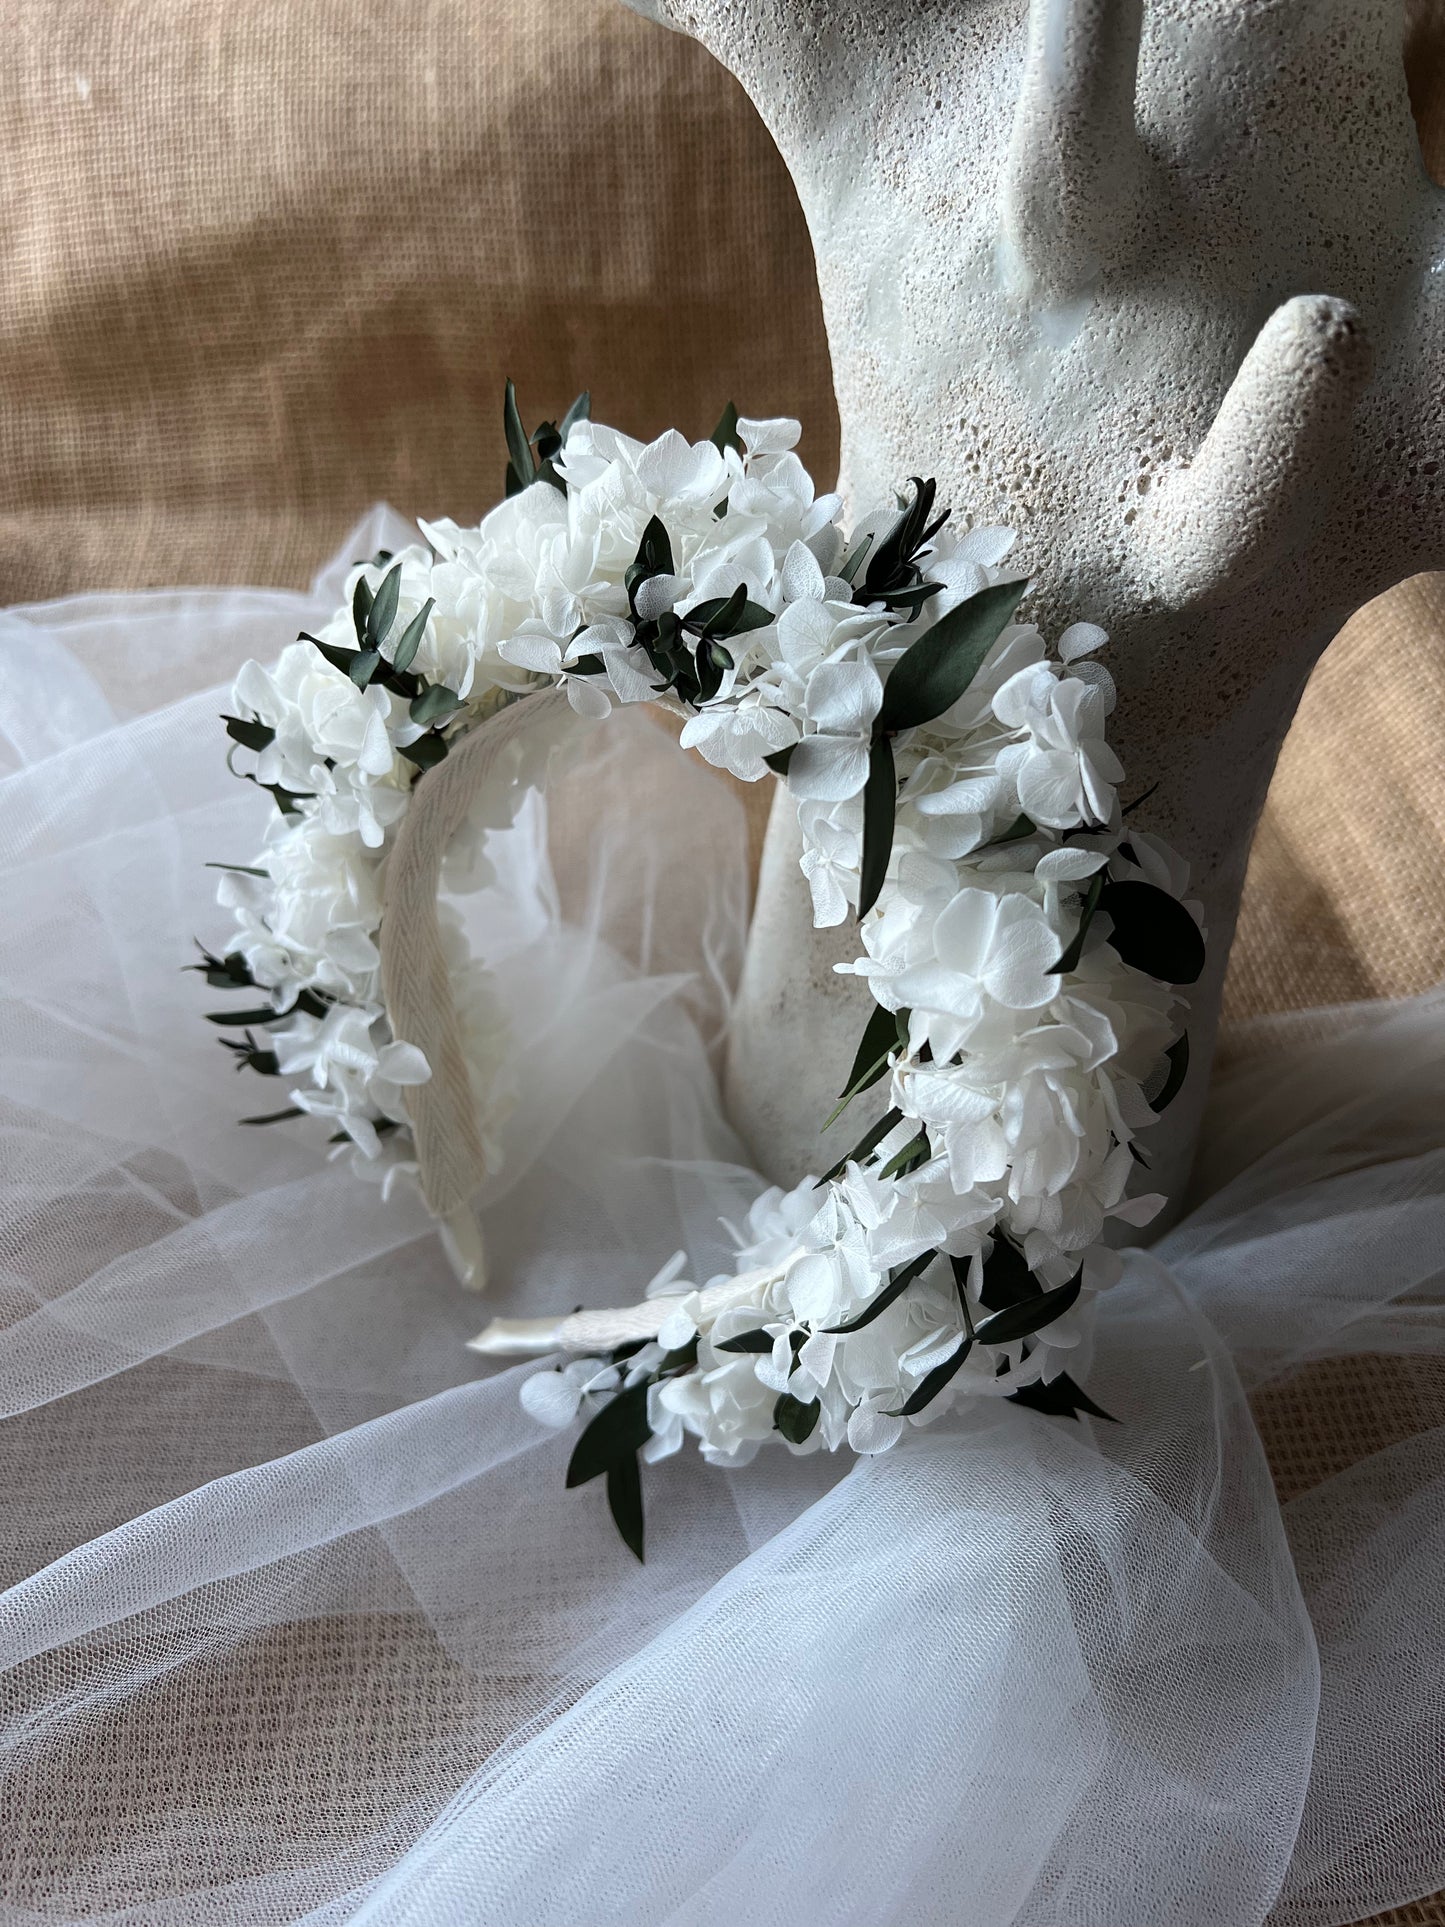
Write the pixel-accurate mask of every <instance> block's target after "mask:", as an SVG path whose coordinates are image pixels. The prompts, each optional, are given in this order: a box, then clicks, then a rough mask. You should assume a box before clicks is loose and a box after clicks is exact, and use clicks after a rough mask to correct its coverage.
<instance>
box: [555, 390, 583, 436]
mask: <svg viewBox="0 0 1445 1927" xmlns="http://www.w3.org/2000/svg"><path fill="white" fill-rule="evenodd" d="M591 419H592V390H591V389H590V388H584V389H583V390H582V393H581V394H580V395H579V396H578V397H577V399H576V401H574V402H573V404H572V406H571V407H570V408H569V409H568V410H567V413H566V414H565V415H564V416H563V417H562V420H561V424H560V425H559V427H558V429H557V433H558V434H559V435H560V436H561V437H562V440H563V441H564V442H565V441H566V439H567V437H568V436H569V435H570V434H571V432H572V430H573V429H574V428H575V427H576V426H577V424H578V422H587V421H591Z"/></svg>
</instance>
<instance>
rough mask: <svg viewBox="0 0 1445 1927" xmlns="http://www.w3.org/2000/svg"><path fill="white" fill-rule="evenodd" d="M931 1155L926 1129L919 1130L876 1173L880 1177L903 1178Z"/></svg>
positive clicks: (924, 1162) (925, 1161)
mask: <svg viewBox="0 0 1445 1927" xmlns="http://www.w3.org/2000/svg"><path fill="white" fill-rule="evenodd" d="M931 1155H932V1152H931V1149H930V1147H929V1143H928V1133H927V1131H920V1132H919V1133H918V1135H917V1137H911V1138H909V1140H908V1142H907V1143H906V1144H905V1145H904V1147H903V1149H902V1150H901V1151H895V1152H894V1153H893V1156H892V1157H891V1158H889V1160H888V1162H887V1163H886V1164H885V1165H884V1167H883V1169H882V1170H881V1171H880V1172H879V1173H878V1176H879V1177H880V1179H881V1178H905V1177H907V1175H908V1173H909V1172H910V1171H916V1170H917V1169H918V1166H919V1165H920V1164H926V1163H927V1162H928V1159H929V1158H930V1156H931Z"/></svg>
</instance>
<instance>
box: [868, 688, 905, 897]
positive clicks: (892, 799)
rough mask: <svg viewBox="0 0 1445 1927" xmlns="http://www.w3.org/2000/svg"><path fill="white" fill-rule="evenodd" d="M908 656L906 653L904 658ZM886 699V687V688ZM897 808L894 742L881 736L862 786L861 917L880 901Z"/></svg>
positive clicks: (891, 845) (871, 755)
mask: <svg viewBox="0 0 1445 1927" xmlns="http://www.w3.org/2000/svg"><path fill="white" fill-rule="evenodd" d="M907 660H908V658H907V656H905V657H904V658H903V661H904V662H906V661H907ZM884 701H885V702H886V701H887V691H886V690H885V691H884ZM897 809H898V778H897V776H896V775H895V773H894V769H893V745H892V743H891V742H890V741H889V739H888V738H887V737H886V736H880V737H879V738H878V739H877V741H876V742H875V743H874V745H873V748H872V750H871V751H870V752H869V756H868V781H867V783H866V784H865V786H864V789H863V861H862V874H861V876H860V879H859V884H858V920H859V922H860V923H861V922H862V920H863V918H864V917H865V916H867V914H868V912H869V911H870V910H871V909H872V908H873V906H874V904H875V903H876V902H877V901H878V892H879V891H880V890H881V889H882V888H883V883H884V879H885V878H886V877H887V875H888V859H889V857H890V856H891V855H892V854H893V821H894V817H895V815H896V813H897Z"/></svg>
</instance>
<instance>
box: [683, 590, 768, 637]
mask: <svg viewBox="0 0 1445 1927" xmlns="http://www.w3.org/2000/svg"><path fill="white" fill-rule="evenodd" d="M777 619H778V618H777V617H776V616H775V615H774V614H773V612H772V610H771V609H765V608H764V607H763V605H762V604H761V603H760V602H749V601H748V592H747V586H746V584H745V583H742V582H740V583H739V584H738V586H737V587H736V588H735V589H734V590H733V592H732V594H731V595H729V596H709V597H708V598H707V600H706V601H704V602H697V603H694V604H693V606H692V608H690V609H689V610H688V612H687V615H686V617H685V618H684V622H685V625H686V627H687V628H689V629H691V630H692V632H693V634H694V635H704V636H741V635H746V634H747V633H748V631H749V630H752V629H766V628H767V626H768V624H769V623H770V622H776V621H777Z"/></svg>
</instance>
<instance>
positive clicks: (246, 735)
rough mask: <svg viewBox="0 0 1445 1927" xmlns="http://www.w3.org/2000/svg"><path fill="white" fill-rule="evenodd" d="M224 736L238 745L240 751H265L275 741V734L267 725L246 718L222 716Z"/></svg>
mask: <svg viewBox="0 0 1445 1927" xmlns="http://www.w3.org/2000/svg"><path fill="white" fill-rule="evenodd" d="M221 721H222V722H223V723H224V724H225V725H226V734H227V735H228V736H229V737H230V738H231V740H232V742H235V743H239V744H240V745H241V747H242V749H265V748H266V747H267V745H268V744H270V743H274V742H275V740H276V732H275V730H274V729H272V728H271V726H270V725H269V724H268V723H260V722H257V721H255V719H254V718H251V717H247V716H224V715H223V716H222V718H221Z"/></svg>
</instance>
